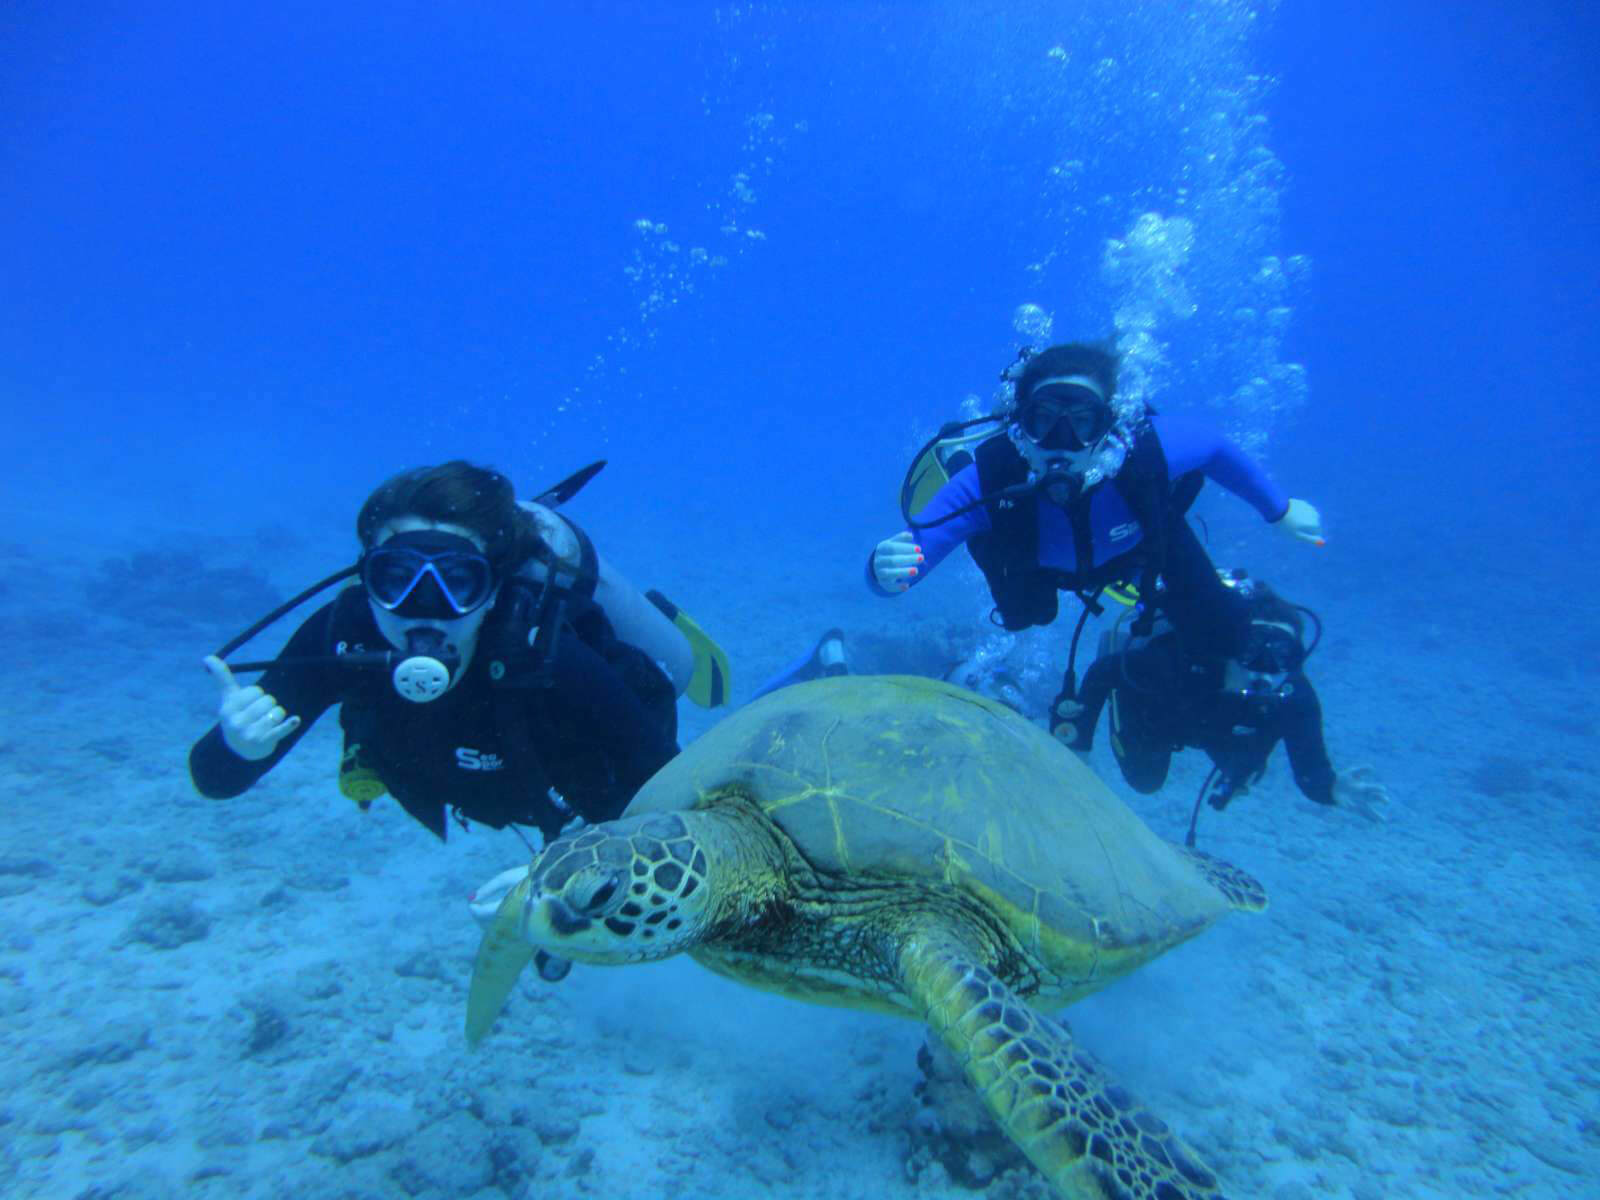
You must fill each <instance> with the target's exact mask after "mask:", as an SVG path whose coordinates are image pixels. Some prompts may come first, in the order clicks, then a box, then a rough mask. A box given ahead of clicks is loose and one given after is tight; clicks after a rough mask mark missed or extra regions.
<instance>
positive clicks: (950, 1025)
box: [468, 677, 1265, 1200]
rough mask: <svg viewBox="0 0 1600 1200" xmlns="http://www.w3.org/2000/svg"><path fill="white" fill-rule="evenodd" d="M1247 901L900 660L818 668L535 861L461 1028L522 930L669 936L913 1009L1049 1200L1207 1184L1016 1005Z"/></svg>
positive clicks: (1024, 738) (1093, 979)
mask: <svg viewBox="0 0 1600 1200" xmlns="http://www.w3.org/2000/svg"><path fill="white" fill-rule="evenodd" d="M1264 905H1265V896H1264V894H1263V893H1262V891H1261V888H1260V886H1259V885H1258V884H1256V883H1255V881H1254V880H1252V879H1250V878H1249V876H1247V875H1245V874H1244V873H1243V872H1241V871H1238V870H1237V869H1236V868H1233V867H1230V866H1228V865H1227V864H1225V863H1221V862H1219V861H1217V860H1215V859H1211V858H1209V857H1207V856H1203V855H1198V854H1195V853H1193V852H1191V851H1187V850H1184V849H1183V848H1181V847H1177V846H1174V845H1172V844H1170V843H1168V842H1165V841H1163V840H1162V839H1160V838H1158V837H1156V836H1155V835H1154V834H1152V833H1151V832H1150V831H1149V830H1148V829H1147V828H1146V827H1145V826H1144V825H1143V824H1142V823H1141V822H1140V821H1139V820H1138V818H1137V817H1136V816H1134V814H1133V813H1132V812H1131V811H1129V810H1128V809H1127V808H1126V807H1125V806H1124V805H1123V804H1122V803H1121V802H1120V801H1118V800H1117V799H1116V797H1115V796H1114V795H1113V794H1112V793H1111V792H1110V791H1109V790H1108V789H1106V788H1105V786H1104V785H1103V784H1101V783H1100V781H1099V780H1098V779H1097V778H1096V777H1095V776H1094V775H1093V773H1092V772H1090V771H1089V770H1088V769H1087V768H1086V767H1085V766H1083V764H1082V763H1080V762H1079V761H1078V760H1077V759H1076V758H1075V757H1074V756H1073V755H1072V754H1071V753H1070V752H1068V751H1067V750H1065V749H1064V748H1063V747H1061V746H1060V745H1058V744H1057V743H1056V742H1055V741H1054V740H1053V739H1051V738H1050V737H1049V736H1048V735H1047V734H1045V733H1044V732H1043V731H1041V730H1039V729H1038V728H1036V727H1035V726H1033V725H1031V724H1029V723H1028V722H1027V721H1025V720H1023V719H1022V718H1020V717H1018V716H1017V715H1016V714H1014V713H1012V712H1011V711H1010V710H1009V709H1006V708H1003V707H1002V706H1000V705H997V704H993V703H991V702H989V701H987V700H984V699H982V698H980V697H978V696H975V695H973V694H971V693H969V692H965V691H962V690H961V689H958V688H955V687H951V686H950V685H947V684H941V683H936V682H933V681H930V680H924V679H912V678H892V677H891V678H877V679H871V678H861V677H848V678H840V679H828V680H820V681H817V682H815V683H811V684H805V685H801V686H798V687H793V688H788V689H785V690H783V691H780V692H777V693H774V694H773V695H771V696H769V697H767V698H765V699H763V700H762V701H760V702H759V703H757V704H754V705H751V706H750V707H748V708H746V709H745V710H743V711H741V712H739V713H737V714H735V715H734V716H732V717H730V718H728V719H727V720H726V721H724V722H723V723H722V724H721V725H719V726H717V727H716V728H715V729H713V730H712V731H711V732H710V733H709V734H707V735H706V736H705V737H703V738H702V739H700V740H699V741H698V742H696V743H694V744H692V745H691V746H690V747H689V748H688V749H687V750H686V751H685V752H684V753H683V754H682V755H681V756H680V757H679V758H678V759H676V760H674V761H673V762H672V763H670V764H668V766H667V767H665V768H664V769H663V770H662V771H661V772H660V773H658V774H657V775H656V776H655V778H654V779H652V780H651V781H650V782H649V783H648V784H647V785H646V786H645V788H644V789H643V790H642V791H641V792H640V793H639V795H638V796H637V797H636V798H635V799H634V802H633V804H632V805H631V806H630V807H629V809H628V812H627V814H626V815H625V816H624V817H622V818H621V819H620V820H618V821H614V822H608V823H606V824H604V825H600V826H595V827H593V828H589V829H584V830H581V831H579V832H577V833H576V834H574V835H572V836H570V837H568V838H562V839H558V840H557V841H555V842H554V843H552V844H551V845H550V846H549V847H547V848H546V849H545V850H544V851H543V852H542V853H541V854H540V855H539V856H538V857H537V858H535V860H534V862H533V864H532V865H531V867H530V869H529V874H528V877H527V879H526V880H525V881H524V882H522V883H520V884H518V885H517V886H516V887H515V888H514V889H513V890H512V892H511V893H510V895H509V896H508V897H507V898H506V900H505V901H504V902H503V903H502V904H501V907H500V911H499V915H498V916H497V917H496V920H495V924H494V925H493V926H492V927H491V929H490V930H489V932H488V934H487V935H486V937H485V942H484V948H483V949H482V950H480V955H479V967H478V971H477V972H475V974H474V982H473V996H472V999H471V1001H470V1002H469V1016H468V1031H469V1036H472V1037H474V1038H476V1037H481V1036H482V1035H483V1033H484V1032H486V1031H487V1028H488V1026H489V1024H490V1023H491V1022H492V1020H493V1018H494V1015H495V1013H496V1012H498V1010H499V1007H500V1005H501V1003H503V1000H504V996H505V994H506V993H507V992H509V990H510V986H511V983H512V982H514V980H515V977H516V973H517V971H519V970H520V969H521V965H522V962H525V961H526V954H527V953H529V952H530V951H529V950H528V947H531V946H539V947H541V948H543V949H545V950H546V951H547V952H548V953H551V954H555V955H560V956H563V957H569V958H573V959H577V960H579V961H589V962H596V963H618V962H629V961H644V960H648V959H657V958H662V957H665V956H667V955H669V954H673V953H677V952H679V951H684V952H687V953H689V954H691V955H692V956H693V957H694V958H696V959H697V960H698V961H700V962H702V963H703V964H705V965H706V966H708V967H710V968H711V969H712V970H715V971H717V972H719V973H721V974H723V975H726V976H728V977H730V978H732V979H736V980H739V981H741V982H744V983H748V984H752V985H754V986H757V987H763V988H768V989H771V990H773V991H778V992H782V993H784V994H785V995H789V996H793V997H795V998H797V999H801V1000H810V1001H813V1002H817V1003H825V1004H839V1005H846V1006H849V1007H853V1008H864V1009H870V1010H875V1011H880V1012H890V1013H895V1014H898V1015H909V1016H913V1017H916V1018H919V1019H922V1020H925V1021H926V1022H927V1023H928V1024H929V1026H930V1027H931V1028H932V1029H933V1030H934V1031H935V1032H936V1033H937V1034H938V1035H939V1037H940V1038H941V1040H943V1042H944V1043H945V1044H946V1045H947V1046H949V1047H950V1049H951V1050H952V1051H953V1052H954V1053H955V1054H956V1055H957V1057H958V1058H959V1060H960V1061H961V1062H962V1065H963V1068H964V1070H965V1071H966V1074H967V1077H968V1078H969V1080H970V1081H971V1082H972V1083H973V1085H974V1086H975V1087H976V1088H977V1089H978V1091H979V1092H980V1094H981V1095H982V1096H983V1098H984V1100H985V1102H986V1103H987V1104H988V1106H989V1108H990V1109H991V1111H993V1112H994V1114H995V1116H996V1118H997V1119H998V1120H999V1121H1000V1123H1001V1125H1002V1126H1003V1127H1004V1128H1005V1129H1006V1130H1007V1132H1008V1133H1009V1134H1010V1135H1011V1136H1012V1137H1013V1138H1014V1139H1015V1140H1016V1141H1017V1143H1018V1144H1019V1145H1020V1146H1021V1148H1022V1149H1023V1150H1024V1151H1025V1152H1026V1153H1027V1154H1028V1156H1029V1157H1030V1159H1032V1161H1033V1162H1034V1163H1035V1164H1036V1165H1037V1166H1038V1167H1039V1168H1040V1170H1042V1171H1043V1172H1044V1173H1045V1174H1046V1176H1047V1177H1049V1178H1050V1179H1051V1180H1052V1182H1053V1183H1054V1184H1055V1185H1056V1186H1057V1188H1058V1189H1060V1190H1061V1192H1062V1193H1063V1194H1064V1195H1067V1196H1072V1197H1087V1198H1103V1197H1131V1198H1134V1200H1197V1198H1211V1197H1216V1196H1218V1195H1219V1194H1220V1193H1219V1192H1218V1191H1217V1183H1216V1180H1215V1179H1214V1178H1213V1177H1212V1176H1211V1174H1210V1173H1209V1172H1208V1171H1206V1169H1205V1168H1204V1167H1202V1166H1200V1165H1199V1162H1198V1160H1197V1159H1196V1157H1195V1156H1194V1154H1193V1153H1192V1152H1191V1151H1189V1150H1188V1149H1187V1148H1186V1147H1185V1146H1184V1145H1183V1144H1182V1142H1181V1141H1180V1140H1179V1139H1178V1138H1177V1137H1176V1136H1175V1135H1174V1134H1173V1133H1171V1131H1170V1130H1168V1129H1167V1127H1166V1126H1165V1125H1164V1124H1163V1123H1162V1122H1161V1121H1160V1120H1159V1119H1157V1118H1156V1117H1154V1116H1153V1115H1151V1114H1150V1113H1148V1112H1147V1111H1145V1110H1144V1109H1143V1108H1142V1107H1140V1106H1139V1105H1138V1104H1137V1103H1135V1102H1134V1101H1133V1100H1132V1099H1131V1098H1130V1097H1129V1096H1128V1095H1127V1094H1126V1093H1125V1092H1123V1091H1122V1090H1121V1089H1120V1088H1118V1087H1116V1086H1115V1085H1114V1084H1111V1083H1109V1082H1108V1081H1107V1080H1106V1078H1105V1076H1104V1074H1103V1072H1101V1071H1100V1070H1099V1069H1098V1068H1097V1067H1096V1066H1095V1065H1094V1063H1093V1061H1092V1060H1091V1059H1090V1058H1089V1057H1088V1056H1087V1055H1086V1054H1085V1053H1084V1052H1083V1051H1082V1050H1080V1049H1078V1048H1077V1047H1076V1046H1075V1045H1074V1044H1073V1042H1072V1039H1071V1036H1070V1034H1068V1033H1067V1031H1066V1029H1065V1027H1064V1026H1062V1025H1060V1024H1059V1023H1057V1022H1054V1021H1052V1020H1050V1019H1049V1018H1047V1017H1044V1016H1043V1015H1041V1014H1040V1013H1039V1012H1037V1011H1036V1010H1035V1008H1034V1007H1030V1004H1029V1001H1031V1002H1032V1003H1033V1005H1039V1006H1043V1007H1046V1008H1049V1007H1054V1006H1059V1005H1061V1004H1064V1003H1068V1002H1070V1001H1072V1000H1075V999H1078V998H1079V997H1081V996H1083V995H1086V994H1087V993H1089V992H1092V991H1095V990H1097V989H1098V988H1101V987H1104V986H1105V985H1106V984H1107V983H1109V982H1111V981H1112V980H1114V979H1116V978H1118V977H1119V976H1121V975H1124V974H1126V973H1127V972H1128V971H1131V970H1133V969H1134V968H1135V967H1137V966H1139V965H1140V964H1142V963H1144V962H1147V961H1149V960H1150V959H1151V958H1154V957H1155V956H1156V955H1158V954H1160V953H1162V952H1163V951H1165V950H1167V949H1169V948H1171V947H1172V946H1174V945H1177V944H1178V943H1180V942H1182V941H1185V940H1187V939H1188V938H1190V937H1193V936H1194V935H1195V934H1197V933H1199V932H1201V931H1202V930H1204V929H1205V928H1206V927H1208V926H1209V925H1210V924H1212V923H1213V922H1214V921H1216V920H1217V919H1218V918H1219V917H1221V916H1222V915H1224V914H1225V913H1227V912H1228V911H1230V910H1231V909H1234V908H1239V909H1259V908H1261V907H1264ZM519 955H521V956H522V960H521V961H520V962H519V961H518V956H519Z"/></svg>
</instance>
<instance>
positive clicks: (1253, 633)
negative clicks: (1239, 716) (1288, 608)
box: [1222, 621, 1306, 703]
mask: <svg viewBox="0 0 1600 1200" xmlns="http://www.w3.org/2000/svg"><path fill="white" fill-rule="evenodd" d="M1305 657H1306V652H1305V649H1304V647H1302V646H1301V645H1300V637H1299V635H1298V634H1297V633H1296V632H1295V629H1294V627H1293V626H1291V625H1286V624H1284V623H1282V622H1280V621H1252V622H1250V632H1249V633H1248V634H1247V635H1246V636H1245V644H1244V649H1243V650H1242V651H1240V653H1239V657H1238V658H1233V659H1229V660H1228V663H1227V667H1226V669H1225V671H1224V674H1223V681H1222V686H1223V690H1224V691H1227V692H1230V693H1232V694H1234V695H1237V696H1240V697H1242V698H1244V699H1246V700H1257V701H1262V702H1265V703H1277V702H1279V701H1282V700H1287V699H1288V698H1289V697H1290V696H1291V695H1293V694H1294V684H1293V683H1291V682H1290V681H1289V676H1290V675H1292V674H1294V672H1296V671H1298V670H1299V669H1300V665H1301V664H1302V663H1303V662H1305Z"/></svg>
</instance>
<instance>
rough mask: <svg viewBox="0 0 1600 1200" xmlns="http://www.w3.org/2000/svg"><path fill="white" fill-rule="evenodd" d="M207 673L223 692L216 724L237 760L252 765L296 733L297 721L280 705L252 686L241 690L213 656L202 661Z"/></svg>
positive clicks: (226, 667)
mask: <svg viewBox="0 0 1600 1200" xmlns="http://www.w3.org/2000/svg"><path fill="white" fill-rule="evenodd" d="M205 666H206V670H207V671H208V672H209V673H210V675H211V678H212V679H214V680H216V681H217V687H218V688H220V689H221V691H222V704H221V707H220V708H219V709H218V710H217V724H218V725H219V726H220V727H221V728H222V740H223V741H225V742H227V743H228V749H229V750H232V751H233V752H234V753H235V754H237V755H238V756H239V757H240V758H247V759H249V760H250V761H252V762H256V761H259V760H260V759H263V758H266V757H267V756H269V755H270V754H271V753H272V752H273V751H274V750H276V749H277V748H278V743H279V742H281V741H283V739H284V738H286V737H288V736H289V735H290V734H291V733H293V732H294V731H295V730H296V729H299V728H300V718H299V717H291V716H290V715H289V714H288V713H286V712H284V711H283V708H282V706H281V705H279V703H278V702H277V701H276V700H275V699H273V698H272V697H271V696H270V695H268V694H267V693H266V692H264V691H262V690H261V689H260V688H258V687H256V686H255V685H254V684H252V685H250V686H249V687H244V686H243V685H241V684H240V683H239V681H238V680H237V679H235V678H234V677H233V672H232V671H230V670H228V664H227V663H225V662H223V661H222V660H221V659H220V658H218V657H217V656H216V655H215V654H208V655H206V657H205Z"/></svg>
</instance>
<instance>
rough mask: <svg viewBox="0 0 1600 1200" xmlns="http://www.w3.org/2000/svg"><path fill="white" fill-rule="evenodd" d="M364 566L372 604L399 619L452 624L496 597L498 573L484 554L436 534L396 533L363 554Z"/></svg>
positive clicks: (461, 539)
mask: <svg viewBox="0 0 1600 1200" xmlns="http://www.w3.org/2000/svg"><path fill="white" fill-rule="evenodd" d="M360 566H361V582H362V583H363V584H364V585H365V586H366V589H367V595H368V596H370V597H371V598H372V602H373V603H374V604H376V605H377V606H378V607H379V608H381V609H383V610H384V611H385V612H392V613H394V614H395V616H397V617H407V618H410V619H412V620H424V621H428V620H433V621H449V620H454V619H455V618H457V617H464V616H467V615H468V614H469V613H473V612H476V611H477V610H478V609H480V608H482V607H483V605H484V603H485V601H487V600H488V599H489V597H490V596H491V595H493V594H494V584H495V578H494V568H493V566H491V565H490V563H489V559H488V557H487V556H486V555H485V554H484V553H483V551H481V550H479V549H478V547H477V546H476V545H475V544H473V543H472V542H471V541H469V540H468V539H466V538H464V537H460V536H458V535H456V534H453V533H445V532H443V531H441V530H437V529H419V530H415V531H413V532H410V533H397V534H395V535H394V536H393V537H392V538H390V539H388V541H386V542H384V543H383V544H382V545H381V546H374V547H373V548H372V549H370V550H368V551H367V552H366V553H365V554H363V555H362V556H361V564H360Z"/></svg>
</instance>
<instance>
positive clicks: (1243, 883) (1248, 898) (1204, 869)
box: [1173, 846, 1267, 912]
mask: <svg viewBox="0 0 1600 1200" xmlns="http://www.w3.org/2000/svg"><path fill="white" fill-rule="evenodd" d="M1173 849H1174V850H1177V851H1178V852H1179V853H1181V854H1184V855H1187V856H1188V858H1189V859H1190V860H1191V861H1192V862H1193V863H1194V865H1195V866H1196V867H1198V868H1199V869H1200V873H1201V874H1202V875H1204V876H1205V877H1206V882H1207V883H1209V884H1210V885H1211V886H1212V887H1214V888H1216V889H1217V891H1219V892H1221V893H1222V894H1223V895H1224V896H1226V897H1227V898H1228V903H1229V904H1231V905H1233V907H1234V908H1236V909H1238V910H1239V911H1240V912H1264V911H1265V910H1266V907H1267V889H1266V888H1264V887H1262V886H1261V884H1260V883H1258V882H1257V881H1256V879H1255V877H1254V876H1253V875H1250V874H1247V873H1246V872H1244V871H1241V870H1240V869H1239V868H1238V867H1236V866H1234V865H1233V864H1232V863H1228V862H1223V861H1222V860H1221V859H1220V858H1213V857H1212V856H1211V855H1209V854H1207V853H1206V852H1205V851H1204V850H1196V849H1194V847H1192V846H1174V847H1173Z"/></svg>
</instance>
